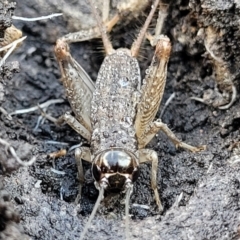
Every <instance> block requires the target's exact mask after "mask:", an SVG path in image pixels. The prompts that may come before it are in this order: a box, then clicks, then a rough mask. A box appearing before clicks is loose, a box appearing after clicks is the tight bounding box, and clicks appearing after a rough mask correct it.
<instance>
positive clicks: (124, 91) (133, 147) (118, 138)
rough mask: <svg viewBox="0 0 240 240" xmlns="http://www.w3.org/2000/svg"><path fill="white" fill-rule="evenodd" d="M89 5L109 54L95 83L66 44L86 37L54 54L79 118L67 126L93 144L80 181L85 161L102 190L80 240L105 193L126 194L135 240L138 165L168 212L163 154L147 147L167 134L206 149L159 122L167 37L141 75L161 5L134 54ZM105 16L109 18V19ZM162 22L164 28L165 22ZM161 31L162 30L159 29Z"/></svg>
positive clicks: (84, 150)
mask: <svg viewBox="0 0 240 240" xmlns="http://www.w3.org/2000/svg"><path fill="white" fill-rule="evenodd" d="M89 1H90V5H91V8H92V13H93V14H94V15H95V16H96V20H97V23H98V27H99V32H100V33H101V36H102V40H103V44H104V48H105V51H106V53H107V56H106V57H105V59H104V61H103V63H102V65H101V68H100V70H99V72H98V76H97V80H96V83H95V84H94V83H93V82H92V80H91V79H90V77H89V76H88V75H87V73H86V72H85V71H84V70H83V69H82V67H81V66H80V65H79V64H78V63H77V62H76V61H75V60H74V59H73V57H72V56H71V54H70V52H69V47H68V44H67V43H70V42H75V41H76V38H78V36H79V38H78V39H79V41H82V40H83V39H85V38H83V34H81V33H80V32H78V33H77V34H73V35H72V36H71V35H67V37H65V38H64V37H63V38H61V39H60V40H59V41H58V42H57V46H56V48H55V51H56V56H57V59H58V62H59V65H60V69H61V73H62V82H63V84H64V87H65V88H66V94H67V96H68V99H69V102H70V104H71V107H72V110H73V112H74V113H75V117H76V118H73V116H70V115H68V116H67V117H66V116H65V118H64V120H65V121H66V120H67V123H68V124H69V125H70V126H71V127H73V128H74V129H75V130H76V131H77V132H78V133H79V134H80V135H81V136H83V137H84V138H86V139H87V140H88V142H89V144H90V148H88V147H80V148H79V149H77V150H76V161H77V165H78V171H79V180H80V181H81V182H82V181H83V169H82V165H81V160H82V159H83V160H86V161H88V162H92V173H93V177H94V179H95V186H96V188H97V189H98V190H99V197H98V199H97V202H96V204H95V206H94V209H93V211H92V213H91V215H90V217H89V219H88V222H87V224H86V226H85V227H84V230H83V232H82V234H81V239H84V237H85V235H86V232H87V230H88V228H89V227H90V225H91V221H92V219H93V218H94V216H95V214H96V211H97V209H98V206H99V205H100V202H101V199H102V198H103V193H104V190H105V189H107V188H110V189H111V188H117V189H120V190H125V191H126V205H125V214H126V238H127V239H130V231H129V202H130V196H131V193H132V188H133V183H134V182H135V181H136V180H137V178H138V175H139V165H140V164H142V163H145V162H151V163H152V171H151V186H152V189H153V191H154V196H155V200H156V204H157V206H158V209H159V212H162V210H163V205H162V203H161V199H160V196H159V193H158V188H157V172H158V154H157V152H155V151H154V150H151V149H147V148H145V146H146V145H147V144H148V143H149V142H150V141H151V140H152V138H153V137H154V136H155V135H156V133H157V132H158V131H160V130H162V131H163V132H164V133H165V134H166V135H167V136H168V137H169V138H170V140H171V141H173V143H174V144H175V145H176V147H182V148H184V149H188V150H190V151H192V152H197V151H200V150H203V149H204V147H202V146H200V147H193V146H191V145H188V144H186V143H183V142H182V141H180V140H179V139H178V138H177V137H176V136H175V135H174V134H173V132H172V131H171V130H170V129H169V128H168V127H167V125H166V124H164V123H162V122H161V120H160V119H159V120H156V121H154V119H155V117H156V114H157V111H158V109H159V105H160V103H161V99H162V96H163V93H164V87H165V82H166V76H167V64H168V59H169V56H170V52H171V44H170V40H169V38H168V37H166V36H162V35H160V36H155V37H154V38H155V39H156V51H155V54H154V57H153V60H152V63H151V65H150V67H149V68H148V70H147V71H146V76H145V79H144V80H143V84H141V82H142V81H141V73H140V68H139V63H138V61H137V59H136V56H137V54H138V51H139V48H140V45H141V43H142V41H143V39H144V37H145V34H146V31H147V28H148V26H149V24H150V22H151V19H152V17H153V15H154V12H155V10H156V8H157V7H158V4H159V0H155V1H154V3H153V5H152V9H151V11H150V13H149V16H148V17H147V19H146V22H145V24H144V26H143V28H142V29H141V31H140V33H139V35H138V38H137V40H136V41H135V42H134V43H133V45H132V47H131V50H130V49H124V48H120V49H117V50H113V48H112V44H111V42H110V41H109V38H108V36H107V28H106V26H107V24H105V25H104V23H105V22H104V23H103V21H102V20H101V19H100V17H99V15H98V13H97V10H96V8H95V6H94V2H93V0H89ZM107 1H108V0H107ZM135 4H136V2H135ZM103 15H104V16H103V17H104V18H106V14H105V13H104V14H103ZM119 16H120V15H119ZM113 19H114V18H113ZM118 19H119V18H118V17H116V19H114V21H113V25H114V24H115V23H116V22H117V21H118ZM105 21H106V19H105ZM159 22H160V23H161V24H163V21H159ZM161 24H160V25H161ZM160 28H161V26H159V27H158V29H160ZM94 31H95V30H94ZM95 33H96V31H95ZM90 36H92V35H91V34H90ZM154 45H155V44H154ZM81 186H82V185H81ZM81 186H80V188H79V190H80V191H81ZM80 194H81V193H79V195H78V199H79V198H80Z"/></svg>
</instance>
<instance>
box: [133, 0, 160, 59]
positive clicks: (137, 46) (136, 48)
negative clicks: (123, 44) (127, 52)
mask: <svg viewBox="0 0 240 240" xmlns="http://www.w3.org/2000/svg"><path fill="white" fill-rule="evenodd" d="M159 1H160V0H155V2H154V3H153V5H152V9H151V11H150V13H149V15H148V17H147V19H146V21H145V23H144V25H143V27H142V29H141V31H140V33H139V34H138V37H137V39H136V40H135V41H134V43H133V44H132V47H131V53H132V56H133V57H136V56H137V55H138V52H139V49H140V47H141V44H142V41H143V39H144V37H145V34H146V32H147V29H148V26H149V24H150V22H151V21H152V18H153V15H154V13H155V11H156V9H157V7H158V4H159Z"/></svg>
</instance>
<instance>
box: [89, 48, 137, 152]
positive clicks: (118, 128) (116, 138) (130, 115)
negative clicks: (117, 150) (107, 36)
mask: <svg viewBox="0 0 240 240" xmlns="http://www.w3.org/2000/svg"><path fill="white" fill-rule="evenodd" d="M129 54H130V51H129V50H128V49H118V50H117V51H115V52H114V53H113V54H111V55H108V56H107V57H106V58H105V59H104V62H103V64H102V66H101V68H100V70H99V73H98V77H97V81H96V90H95V92H94V95H93V99H92V104H91V120H92V122H91V123H92V128H93V133H92V139H91V150H92V153H93V155H96V154H98V153H99V152H101V151H103V150H106V149H109V148H113V147H122V148H124V149H127V150H129V151H132V152H134V151H136V150H137V140H136V130H135V128H134V121H135V116H136V111H137V109H136V103H137V102H136V100H137V99H136V97H137V96H139V95H140V84H141V78H140V68H139V65H138V61H137V60H136V59H135V58H132V57H131V56H130V55H129Z"/></svg>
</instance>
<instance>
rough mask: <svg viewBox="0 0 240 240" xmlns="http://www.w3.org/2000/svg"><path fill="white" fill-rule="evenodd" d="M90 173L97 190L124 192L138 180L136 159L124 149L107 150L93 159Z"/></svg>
mask: <svg viewBox="0 0 240 240" xmlns="http://www.w3.org/2000/svg"><path fill="white" fill-rule="evenodd" d="M92 172H93V176H94V178H95V180H96V182H95V185H96V187H97V188H98V189H99V188H100V187H101V186H104V188H108V189H117V190H125V189H126V188H129V187H130V186H131V185H132V184H133V182H135V181H136V180H137V178H138V175H139V163H138V158H137V157H136V155H135V154H133V153H132V152H130V151H128V150H126V149H122V148H113V149H107V150H105V151H103V152H101V153H99V154H98V155H97V156H96V157H95V159H94V161H93V165H92Z"/></svg>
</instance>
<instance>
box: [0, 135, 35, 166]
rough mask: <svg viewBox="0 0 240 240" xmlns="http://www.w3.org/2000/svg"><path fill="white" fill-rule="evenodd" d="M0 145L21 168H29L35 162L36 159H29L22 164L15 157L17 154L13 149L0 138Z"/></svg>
mask: <svg viewBox="0 0 240 240" xmlns="http://www.w3.org/2000/svg"><path fill="white" fill-rule="evenodd" d="M0 144H2V145H4V146H5V147H6V149H7V150H9V152H10V153H11V154H12V156H13V157H14V158H15V160H16V161H17V162H18V163H19V164H20V165H22V166H24V167H28V166H31V165H32V164H33V163H34V162H35V161H36V157H32V158H31V159H30V161H28V162H23V161H22V160H21V159H20V158H19V157H18V155H17V153H16V152H15V150H14V148H13V147H12V146H11V144H10V143H8V142H7V141H5V140H3V139H1V138H0Z"/></svg>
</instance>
